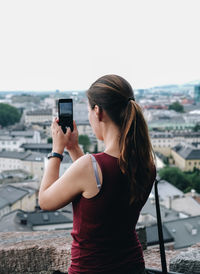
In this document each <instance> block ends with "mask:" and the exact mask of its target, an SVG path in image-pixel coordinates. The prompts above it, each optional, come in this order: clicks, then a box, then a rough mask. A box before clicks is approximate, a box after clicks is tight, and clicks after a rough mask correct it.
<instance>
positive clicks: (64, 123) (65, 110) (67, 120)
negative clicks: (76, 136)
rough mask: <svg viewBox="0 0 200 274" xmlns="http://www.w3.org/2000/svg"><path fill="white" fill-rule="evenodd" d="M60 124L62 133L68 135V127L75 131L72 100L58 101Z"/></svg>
mask: <svg viewBox="0 0 200 274" xmlns="http://www.w3.org/2000/svg"><path fill="white" fill-rule="evenodd" d="M58 118H59V122H58V124H59V125H60V126H61V128H62V131H63V132H64V133H66V131H67V127H70V129H71V131H73V129H74V127H73V101H72V99H59V100H58Z"/></svg>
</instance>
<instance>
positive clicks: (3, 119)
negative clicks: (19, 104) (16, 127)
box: [0, 103, 21, 127]
mask: <svg viewBox="0 0 200 274" xmlns="http://www.w3.org/2000/svg"><path fill="white" fill-rule="evenodd" d="M20 118H21V114H20V112H19V111H18V109H17V108H15V107H13V106H11V105H8V104H3V103H0V125H1V126H2V127H6V126H9V125H13V124H15V123H17V122H19V120H20Z"/></svg>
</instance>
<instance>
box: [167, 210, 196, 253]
mask: <svg viewBox="0 0 200 274" xmlns="http://www.w3.org/2000/svg"><path fill="white" fill-rule="evenodd" d="M199 224H200V215H199V216H195V217H189V218H185V219H177V220H173V221H169V222H165V223H164V225H165V227H166V228H167V230H168V232H169V233H170V234H171V235H172V237H173V238H174V248H175V249H179V248H185V247H190V246H192V245H194V244H196V243H198V242H199V241H200V229H199Z"/></svg>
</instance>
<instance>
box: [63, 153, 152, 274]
mask: <svg viewBox="0 0 200 274" xmlns="http://www.w3.org/2000/svg"><path fill="white" fill-rule="evenodd" d="M94 157H95V158H96V160H97V162H98V164H99V166H100V168H101V172H102V175H103V182H102V186H101V189H100V191H99V192H98V194H97V195H96V196H94V197H92V198H89V199H87V198H84V197H83V196H82V195H80V196H79V197H77V198H76V199H75V200H74V201H73V214H74V219H73V230H72V233H71V235H72V237H73V243H72V249H71V266H70V268H69V270H68V273H69V274H77V273H88V274H94V273H109V274H111V273H125V271H128V270H130V269H132V268H133V267H134V266H135V265H138V264H142V265H144V259H143V252H142V248H141V244H140V242H139V240H138V237H137V234H136V231H135V226H136V223H137V220H138V218H139V214H140V211H141V209H142V207H143V205H144V204H145V202H146V200H147V198H148V196H149V194H150V191H151V188H152V185H153V182H154V179H155V168H154V169H152V182H151V183H150V184H149V185H150V186H149V189H147V191H146V199H145V201H144V202H143V203H142V204H137V205H135V204H134V203H133V205H131V206H129V199H128V197H129V195H128V194H129V191H128V184H127V181H126V180H125V177H124V175H123V174H122V172H121V171H120V168H119V163H118V159H117V158H115V157H113V156H110V155H108V154H106V153H98V154H94Z"/></svg>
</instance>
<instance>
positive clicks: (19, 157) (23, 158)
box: [0, 151, 44, 180]
mask: <svg viewBox="0 0 200 274" xmlns="http://www.w3.org/2000/svg"><path fill="white" fill-rule="evenodd" d="M13 169H22V170H25V171H27V172H30V173H31V174H32V176H34V177H35V178H38V179H39V180H41V178H42V176H43V169H44V154H42V153H39V152H17V151H1V152H0V172H2V171H4V170H13Z"/></svg>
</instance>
